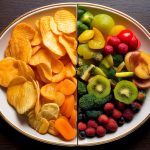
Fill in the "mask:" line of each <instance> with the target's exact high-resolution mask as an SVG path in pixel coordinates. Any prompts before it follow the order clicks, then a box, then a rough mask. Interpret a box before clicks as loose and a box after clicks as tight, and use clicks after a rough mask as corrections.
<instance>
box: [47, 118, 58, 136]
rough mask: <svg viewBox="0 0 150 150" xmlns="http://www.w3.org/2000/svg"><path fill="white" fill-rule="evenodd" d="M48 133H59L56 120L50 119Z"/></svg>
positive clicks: (56, 134) (55, 134)
mask: <svg viewBox="0 0 150 150" xmlns="http://www.w3.org/2000/svg"><path fill="white" fill-rule="evenodd" d="M48 133H49V134H51V135H54V136H58V135H59V133H58V131H57V130H56V129H55V120H50V121H49V128H48Z"/></svg>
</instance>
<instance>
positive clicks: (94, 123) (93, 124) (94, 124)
mask: <svg viewBox="0 0 150 150" xmlns="http://www.w3.org/2000/svg"><path fill="white" fill-rule="evenodd" d="M87 126H88V127H92V128H97V126H98V125H97V123H96V121H95V120H89V121H88V123H87Z"/></svg>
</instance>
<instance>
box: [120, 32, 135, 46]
mask: <svg viewBox="0 0 150 150" xmlns="http://www.w3.org/2000/svg"><path fill="white" fill-rule="evenodd" d="M132 37H133V33H132V32H131V31H130V30H128V29H125V30H123V31H121V32H120V33H119V34H118V38H119V39H120V40H121V42H123V43H126V44H129V42H130V40H131V38H132Z"/></svg>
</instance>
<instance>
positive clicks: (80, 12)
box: [78, 8, 86, 19]
mask: <svg viewBox="0 0 150 150" xmlns="http://www.w3.org/2000/svg"><path fill="white" fill-rule="evenodd" d="M85 12H86V10H85V9H83V8H78V19H80V18H81V16H82V15H83V14H84V13H85Z"/></svg>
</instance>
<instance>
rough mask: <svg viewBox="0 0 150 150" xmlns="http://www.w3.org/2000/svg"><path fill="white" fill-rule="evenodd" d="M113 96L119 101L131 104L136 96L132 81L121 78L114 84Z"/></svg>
mask: <svg viewBox="0 0 150 150" xmlns="http://www.w3.org/2000/svg"><path fill="white" fill-rule="evenodd" d="M114 96H115V99H116V100H118V101H120V102H123V103H125V104H131V103H132V102H133V101H134V100H135V99H136V98H137V96H138V89H137V87H136V85H135V84H134V83H133V82H131V81H127V80H122V81H120V82H118V83H117V84H116V86H115V88H114Z"/></svg>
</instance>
